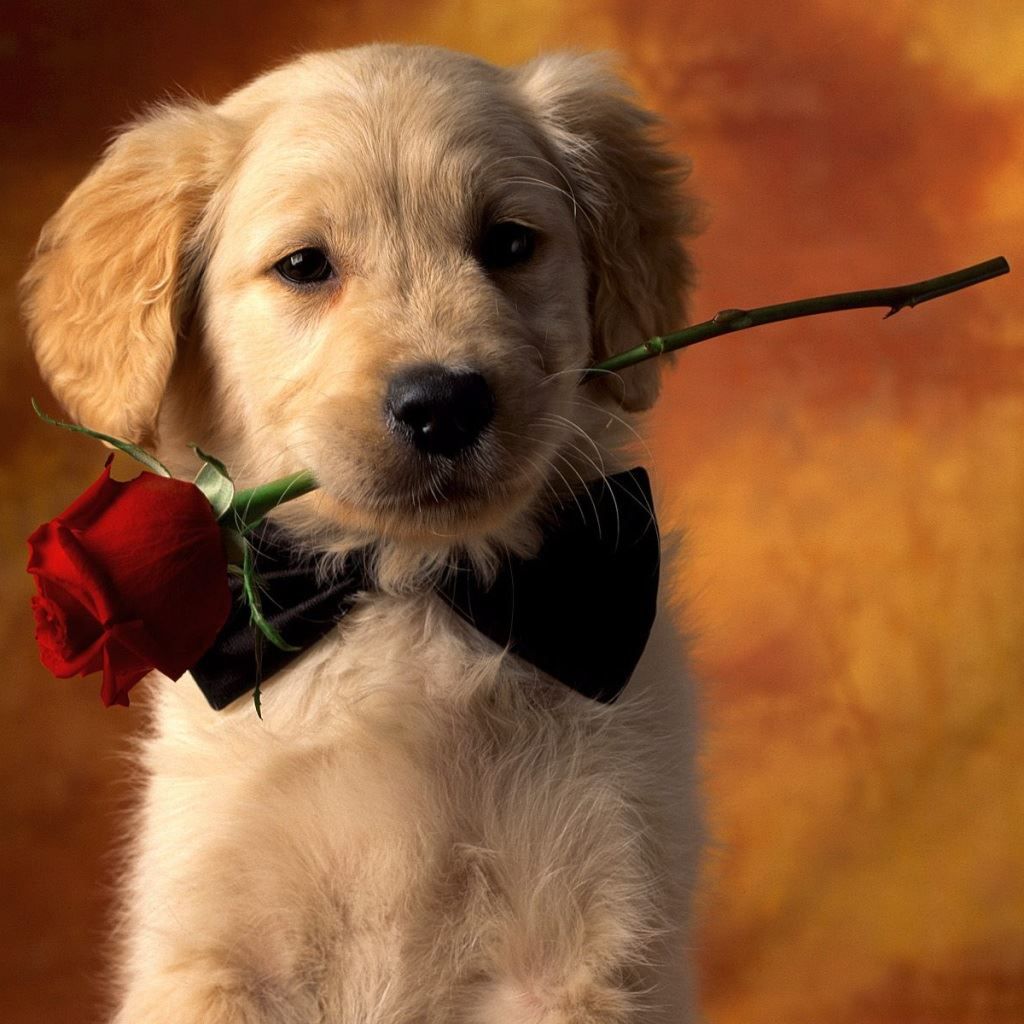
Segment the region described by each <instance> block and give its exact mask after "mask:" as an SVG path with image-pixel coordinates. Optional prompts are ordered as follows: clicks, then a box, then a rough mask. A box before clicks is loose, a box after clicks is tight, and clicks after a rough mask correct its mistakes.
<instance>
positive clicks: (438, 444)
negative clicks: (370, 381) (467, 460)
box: [385, 363, 494, 455]
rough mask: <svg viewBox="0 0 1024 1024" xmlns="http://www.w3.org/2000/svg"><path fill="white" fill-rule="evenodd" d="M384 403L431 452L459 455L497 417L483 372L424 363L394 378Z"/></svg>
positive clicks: (411, 437) (415, 440)
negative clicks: (451, 368) (450, 368)
mask: <svg viewBox="0 0 1024 1024" xmlns="http://www.w3.org/2000/svg"><path fill="white" fill-rule="evenodd" d="M385 407H386V409H387V411H388V413H389V415H390V417H391V420H392V424H393V426H394V427H395V428H396V429H397V430H398V431H399V432H400V433H403V434H405V435H406V437H407V438H408V439H409V440H410V441H411V442H412V443H413V444H414V445H415V446H416V447H417V448H418V449H419V450H420V451H421V452H425V453H426V454H428V455H457V454H458V453H459V452H461V451H462V450H463V449H465V448H468V447H469V446H470V445H472V444H473V443H474V442H475V441H476V440H477V438H478V437H479V436H480V434H481V432H482V431H483V429H484V427H486V426H487V424H488V423H490V422H491V420H492V419H493V418H494V396H493V395H492V394H491V389H490V388H489V387H488V386H487V381H486V380H484V378H483V375H482V374H479V373H475V372H474V371H472V370H449V369H448V368H447V367H444V366H438V365H436V364H433V363H426V364H423V365H421V366H410V367H408V368H407V369H405V370H401V371H399V372H398V373H396V374H395V376H394V377H392V378H391V383H390V384H389V385H388V394H387V400H386V402H385Z"/></svg>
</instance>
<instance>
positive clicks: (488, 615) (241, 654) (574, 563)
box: [192, 468, 660, 710]
mask: <svg viewBox="0 0 1024 1024" xmlns="http://www.w3.org/2000/svg"><path fill="white" fill-rule="evenodd" d="M252 548H253V554H254V557H255V563H256V573H257V575H258V577H259V581H260V587H261V591H262V592H263V602H262V606H263V614H264V615H265V616H266V618H268V619H269V620H270V622H271V623H272V625H273V626H274V627H275V628H276V629H277V631H278V633H280V634H281V636H282V637H283V638H284V639H285V640H286V641H287V642H288V643H289V644H292V645H294V646H295V647H298V648H300V650H298V651H283V650H281V649H279V648H277V647H274V646H272V645H271V644H269V643H265V642H263V638H262V635H261V634H260V633H259V632H258V631H257V630H256V628H255V627H254V626H252V625H251V623H250V620H249V609H248V606H247V605H246V604H245V602H244V600H243V595H242V584H241V580H239V579H238V578H237V577H234V576H233V577H232V578H231V588H232V593H233V596H234V605H233V608H232V611H231V615H230V616H229V617H228V621H227V622H226V623H225V624H224V628H223V629H222V630H221V631H220V634H219V635H218V637H217V639H216V641H215V642H214V645H213V647H211V648H210V650H208V651H207V652H206V653H205V654H204V655H203V656H202V658H200V660H199V662H198V663H197V664H196V666H195V667H194V668H193V669H192V675H193V677H194V678H195V680H196V682H197V683H198V684H199V688H200V689H201V690H202V691H203V695H204V696H205V697H206V699H207V700H208V701H209V702H210V706H211V707H213V708H214V709H216V710H220V709H221V708H224V707H227V705H228V704H230V703H231V702H232V701H234V700H237V699H238V698H239V697H241V696H243V695H244V694H246V693H248V692H250V691H251V690H253V689H254V688H255V687H256V684H257V682H265V681H266V680H267V679H269V678H270V677H271V676H272V675H274V674H275V673H276V672H279V671H280V670H281V669H282V668H284V666H285V665H287V664H288V663H289V662H290V661H292V660H293V659H294V658H297V657H298V656H299V654H301V653H302V650H305V649H306V648H307V647H311V646H312V645H313V644H315V643H316V642H317V641H318V640H319V639H320V638H321V637H323V636H325V635H326V634H327V633H329V632H330V631H331V630H332V629H334V628H335V626H337V624H338V623H339V622H340V621H341V620H342V619H343V618H344V617H345V615H346V614H347V613H348V611H349V610H350V609H351V608H352V606H353V605H354V604H355V603H356V601H357V600H358V599H359V596H360V595H361V594H363V593H365V592H367V591H369V590H372V589H373V580H372V578H371V577H370V574H369V573H368V571H367V568H366V561H367V560H366V558H365V557H363V555H362V554H357V555H356V556H355V557H353V558H351V559H349V561H348V563H347V567H346V569H345V571H344V572H341V573H335V572H331V573H329V574H326V575H324V576H321V575H319V574H318V572H317V563H316V560H315V558H312V557H311V556H310V555H309V553H308V552H302V551H300V550H299V549H297V548H296V547H294V546H293V542H292V541H291V540H290V538H289V535H288V534H287V533H286V532H285V531H284V530H281V529H280V528H278V527H276V526H274V525H272V524H271V523H270V522H264V523H263V524H262V525H261V526H260V527H258V528H257V529H256V531H255V532H254V535H253V537H252ZM659 563H660V544H659V537H658V528H657V522H656V520H655V517H654V504H653V501H652V498H651V489H650V483H649V481H648V479H647V473H646V472H645V471H644V470H643V469H641V468H637V469H633V470H630V471H629V472H625V473H618V474H616V475H614V476H610V477H607V478H603V479H600V480H598V481H596V482H594V483H592V484H590V485H589V486H588V487H587V488H586V490H584V491H582V492H580V493H579V494H576V495H575V496H574V497H573V498H571V499H569V500H568V501H567V502H566V503H565V504H564V505H562V506H561V507H560V508H559V509H558V510H557V514H556V516H555V517H554V520H553V522H552V523H551V525H550V526H549V527H548V529H547V531H546V532H545V535H544V541H543V543H542V545H541V548H540V551H539V552H538V553H537V556H536V557H535V558H529V559H524V558H516V557H509V558H508V559H507V560H506V562H505V566H504V568H503V569H502V570H500V571H499V573H498V575H497V578H496V579H494V580H493V581H491V582H489V583H483V582H481V580H479V579H478V578H477V577H476V576H475V574H474V573H473V572H472V571H471V570H470V569H468V568H466V567H460V568H457V569H455V570H454V571H452V572H450V573H449V574H448V575H447V576H446V577H445V578H444V579H443V580H441V581H440V582H439V583H438V584H437V585H436V587H435V590H436V593H437V595H438V596H439V597H440V598H441V600H443V601H446V602H448V604H450V606H451V607H452V609H453V610H454V611H455V612H457V613H458V614H459V615H460V616H462V618H464V619H465V620H466V621H467V622H469V623H471V624H472V625H473V626H474V627H475V628H476V629H478V630H479V631H480V632H481V633H483V634H484V635H485V636H487V637H489V638H490V639H491V640H493V641H494V642H495V643H496V644H498V645H499V646H501V647H508V649H509V650H510V651H511V652H512V653H513V654H516V655H518V656H519V657H521V658H524V659H525V660H526V661H528V662H530V663H531V664H532V665H535V666H536V667H537V668H539V669H541V670H543V671H544V672H546V673H548V674H549V675H551V676H553V677H554V678H555V679H559V680H561V681H562V682H563V683H565V684H566V685H567V686H571V687H572V688H573V689H574V690H578V691H579V692H580V693H582V694H583V695H584V696H587V697H591V698H593V699H594V700H599V701H605V702H607V701H612V700H614V699H615V698H616V697H617V696H618V695H619V693H621V691H622V689H623V687H625V685H626V683H627V682H629V677H630V676H631V675H632V673H633V669H635V668H636V664H637V662H638V661H639V660H640V655H641V654H643V650H644V647H645V646H646V644H647V638H648V636H649V635H650V632H651V626H652V625H653V623H654V615H655V610H656V606H657V597H658V573H659Z"/></svg>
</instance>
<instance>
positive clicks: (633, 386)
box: [518, 53, 696, 411]
mask: <svg viewBox="0 0 1024 1024" xmlns="http://www.w3.org/2000/svg"><path fill="white" fill-rule="evenodd" d="M518 76H519V81H520V87H521V90H522V92H523V95H524V96H525V98H526V101H527V103H528V104H529V106H530V108H531V109H532V110H533V112H534V116H535V117H536V118H537V120H538V121H539V124H540V127H541V129H542V130H543V132H544V134H545V136H546V137H547V139H548V140H549V143H550V144H551V146H552V147H553V149H554V151H555V153H556V159H557V161H558V163H559V164H560V165H561V169H562V170H563V171H564V172H565V175H566V177H567V178H568V180H569V182H570V183H571V186H572V192H573V194H574V199H575V202H576V203H577V204H578V207H579V209H578V211H577V216H576V224H577V229H578V231H579V233H580V238H581V240H582V243H583V250H584V254H585V256H586V258H587V260H588V262H589V264H590V271H591V317H592V330H593V336H594V343H593V344H594V352H593V355H594V359H595V361H600V360H602V359H605V358H607V357H608V356H610V355H614V354H615V353H617V352H622V351H623V350H625V349H628V348H632V347H633V346H634V345H638V344H639V343H640V342H642V341H645V340H646V339H647V338H650V337H652V336H653V335H656V334H659V333H667V332H669V331H672V330H675V329H678V328H679V327H682V326H683V324H684V321H685V315H686V314H685V305H684V294H683V293H684V291H685V290H686V289H687V288H688V286H689V285H690V284H691V281H692V276H693V270H692V265H691V263H690V260H689V258H688V256H687V255H686V253H685V252H684V251H683V249H682V246H681V245H680V237H681V236H684V235H687V234H694V233H695V230H696V203H695V201H694V200H693V199H692V198H689V197H687V196H686V195H684V194H683V193H682V192H681V191H680V185H681V183H682V181H683V179H684V178H685V176H686V173H687V170H688V168H687V167H686V165H685V164H683V163H682V162H681V161H679V160H677V159H676V158H674V157H672V156H671V155H669V154H668V153H667V152H666V151H665V150H664V149H663V148H661V146H660V145H659V144H658V143H657V142H656V140H654V139H653V138H652V130H653V129H654V127H655V125H656V124H657V123H658V121H657V118H655V117H654V116H653V115H651V114H649V113H646V112H645V111H643V110H641V109H640V108H639V107H638V106H637V105H636V103H635V102H634V97H633V94H632V92H631V91H630V89H629V88H628V86H626V85H625V83H623V82H622V81H621V80H620V79H619V78H617V77H616V76H615V75H614V74H613V73H612V72H611V71H610V70H609V69H608V67H607V64H606V63H605V61H603V60H602V59H600V58H597V57H594V56H586V55H578V54H571V53H559V54H551V55H549V56H545V57H541V58H539V59H538V60H535V61H532V62H530V63H529V64H525V65H523V67H521V68H520V69H518ZM663 358H664V357H661V358H659V359H655V360H650V361H648V362H646V363H642V364H641V365H639V366H636V367H632V368H630V369H627V370H624V371H622V373H621V374H617V375H614V376H603V377H601V378H598V380H596V381H595V382H594V384H593V385H591V386H596V387H603V388H605V389H607V390H608V392H609V393H610V394H611V395H612V396H614V397H615V398H616V399H617V400H618V401H619V402H620V403H621V405H622V406H623V407H624V408H626V409H628V410H631V411H638V410H642V409H647V408H649V407H650V406H651V405H653V404H654V400H655V398H656V397H657V395H658V381H659V371H660V370H661V367H662V360H663Z"/></svg>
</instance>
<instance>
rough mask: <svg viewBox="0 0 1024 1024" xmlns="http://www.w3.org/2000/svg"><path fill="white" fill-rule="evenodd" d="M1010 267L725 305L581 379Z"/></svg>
mask: <svg viewBox="0 0 1024 1024" xmlns="http://www.w3.org/2000/svg"><path fill="white" fill-rule="evenodd" d="M1009 272H1010V264H1009V263H1007V262H1006V259H1005V258H1004V257H1002V256H997V257H996V258H995V259H992V260H986V261H985V262H984V263H977V264H975V265H974V266H973V267H965V268H964V269H963V270H957V271H955V272H954V273H952V274H943V275H942V276H941V277H933V278H929V279H928V280H927V281H918V282H916V283H915V284H904V285H898V286H896V287H895V288H873V289H870V290H868V291H859V292H839V293H838V294H836V295H819V296H817V297H816V298H813V299H797V300H796V301H795V302H780V303H778V304H777V305H774V306H759V307H758V308H757V309H723V310H722V311H721V312H719V313H716V314H715V315H714V316H713V317H712V318H711V319H710V320H705V321H704V322H703V323H699V324H694V325H693V326H692V327H687V328H684V329H683V330H681V331H674V332H673V333H672V334H666V335H664V336H662V337H658V338H651V339H650V340H648V341H645V342H644V343H643V344H642V345H637V346H636V348H631V349H628V350H627V351H625V352H620V353H619V354H618V355H614V356H612V357H611V358H610V359H606V360H605V361H604V362H602V363H598V364H597V365H596V366H592V367H590V369H588V370H586V371H584V373H583V376H582V377H581V378H580V383H581V384H582V383H586V382H587V381H588V380H593V378H594V377H595V376H597V375H598V374H602V373H617V372H618V371H619V370H624V369H625V368H626V367H627V366H635V365H636V364H637V363H642V362H644V361H645V360H647V359H653V358H654V357H655V356H660V355H663V354H664V353H665V352H675V351H677V350H678V349H681V348H689V347H690V346H691V345H696V344H698V343H699V342H701V341H707V340H708V338H717V337H718V336H719V335H721V334H731V333H732V332H733V331H743V330H746V329H747V328H748V327H760V326H761V325H762V324H773V323H776V322H778V321H779V320H795V319H796V318H797V317H801V316H815V315H816V314H818V313H837V312H839V311H840V310H844V309H865V308H868V307H870V306H888V307H889V312H888V313H886V314H885V318H888V317H890V316H892V315H893V314H894V313H898V312H899V311H900V310H901V309H906V308H907V307H908V306H909V307H913V306H919V305H920V304H921V303H922V302H928V301H929V300H930V299H937V298H938V297H939V296H940V295H948V294H949V293H950V292H955V291H959V290H960V289H961V288H969V287H970V286H971V285H973V284H980V283H981V282H982V281H988V280H989V279H990V278H993V277H999V276H1000V275H1001V274H1008V273H1009Z"/></svg>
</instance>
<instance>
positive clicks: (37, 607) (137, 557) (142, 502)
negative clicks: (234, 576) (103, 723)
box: [28, 459, 231, 707]
mask: <svg viewBox="0 0 1024 1024" xmlns="http://www.w3.org/2000/svg"><path fill="white" fill-rule="evenodd" d="M110 461H111V460H109V459H108V460H107V465H106V467H105V468H104V471H103V474H102V476H100V478H99V480H97V481H96V483H94V484H93V485H92V486H91V487H90V488H89V489H88V490H87V491H86V492H85V493H84V494H83V495H82V496H81V497H79V498H78V499H77V500H76V501H75V502H73V503H72V505H71V506H70V507H69V508H68V509H67V510H66V511H65V512H63V513H62V514H61V515H59V516H57V518H56V519H53V520H52V521H51V522H48V523H45V524H44V525H42V526H40V527H39V529H38V530H36V531H35V533H33V534H32V536H31V537H29V539H28V543H29V548H30V550H31V554H30V556H29V562H28V571H29V572H30V573H32V574H33V575H34V576H35V578H36V588H37V593H36V595H35V596H34V597H33V598H32V609H33V612H34V613H35V620H36V642H37V643H38V645H39V654H40V657H41V658H42V662H43V664H44V665H45V666H46V667H47V668H48V669H50V671H51V672H53V674H54V675H56V676H58V677H60V678H61V679H67V678H69V677H71V676H74V675H82V676H85V675H88V674H89V673H91V672H99V671H101V670H102V672H103V686H102V689H101V692H100V695H101V697H102V699H103V703H104V704H106V705H107V706H108V707H109V706H110V705H111V704H125V705H127V703H128V691H129V690H130V689H131V688H132V687H133V686H134V685H135V684H136V683H137V682H138V681H139V680H140V679H141V678H142V677H143V676H145V675H147V674H148V673H149V672H151V671H153V669H157V670H159V671H160V672H162V673H163V674H164V675H166V676H169V677H170V678H172V679H177V678H178V677H179V676H181V675H182V674H183V673H185V672H187V671H188V669H189V668H191V667H192V665H194V664H195V663H196V662H197V661H198V660H199V657H200V656H201V655H202V654H203V653H204V652H205V651H206V650H207V648H209V647H210V646H211V645H212V643H213V641H214V639H216V636H217V633H218V632H219V631H220V628H221V626H222V625H223V624H224V622H225V620H226V619H227V616H228V612H229V611H230V609H231V592H230V590H229V588H228V571H227V557H226V555H225V553H224V545H223V541H222V539H221V531H220V527H219V526H218V525H217V521H216V519H215V517H214V513H213V509H212V508H211V507H210V503H209V501H207V499H206V497H205V496H204V495H203V493H202V491H200V490H199V488H198V487H196V486H195V485H194V484H191V483H188V482H186V481H184V480H174V479H171V478H168V477H162V476H157V475H155V474H153V473H142V474H140V475H139V476H137V477H136V478H135V479H134V480H129V481H127V482H125V483H122V482H120V481H117V480H112V479H111V477H110Z"/></svg>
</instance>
